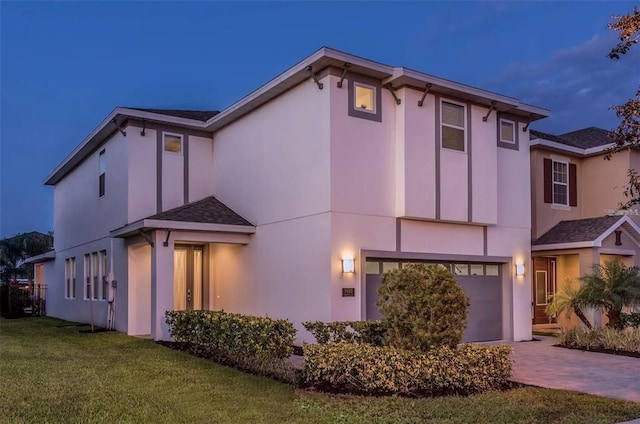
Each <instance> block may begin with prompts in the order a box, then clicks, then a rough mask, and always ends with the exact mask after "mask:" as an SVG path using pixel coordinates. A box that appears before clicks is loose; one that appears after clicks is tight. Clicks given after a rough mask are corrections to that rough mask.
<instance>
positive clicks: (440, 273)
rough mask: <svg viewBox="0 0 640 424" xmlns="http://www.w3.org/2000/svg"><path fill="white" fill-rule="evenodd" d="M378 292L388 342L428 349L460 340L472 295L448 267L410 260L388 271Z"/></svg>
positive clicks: (418, 349) (423, 349)
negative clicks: (410, 261)
mask: <svg viewBox="0 0 640 424" xmlns="http://www.w3.org/2000/svg"><path fill="white" fill-rule="evenodd" d="M378 294H379V296H380V297H379V299H378V306H379V307H380V311H381V312H382V315H384V318H385V320H386V322H387V333H386V342H387V344H389V345H391V346H394V347H396V348H401V349H407V350H417V351H427V350H429V349H430V348H432V347H435V346H442V345H447V346H452V347H455V346H456V345H457V344H458V343H460V340H461V339H462V333H463V332H464V329H465V327H466V325H467V308H468V307H469V299H468V298H467V295H466V294H465V292H464V291H463V290H462V288H461V287H460V286H459V285H458V283H457V282H456V280H455V278H453V275H451V273H450V272H449V270H447V269H446V268H445V267H443V266H441V265H426V264H409V265H405V266H403V267H402V269H401V270H393V271H389V272H386V273H385V274H384V275H383V277H382V284H381V286H380V288H379V289H378Z"/></svg>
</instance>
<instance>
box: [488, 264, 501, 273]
mask: <svg viewBox="0 0 640 424" xmlns="http://www.w3.org/2000/svg"><path fill="white" fill-rule="evenodd" d="M499 274H500V272H499V268H498V265H485V275H491V276H496V275H499Z"/></svg>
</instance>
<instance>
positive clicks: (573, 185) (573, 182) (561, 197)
mask: <svg viewBox="0 0 640 424" xmlns="http://www.w3.org/2000/svg"><path fill="white" fill-rule="evenodd" d="M543 172H544V202H545V203H551V204H554V205H560V206H578V186H577V167H576V164H575V163H570V162H567V161H561V160H552V159H544V170H543Z"/></svg>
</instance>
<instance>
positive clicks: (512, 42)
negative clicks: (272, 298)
mask: <svg viewBox="0 0 640 424" xmlns="http://www.w3.org/2000/svg"><path fill="white" fill-rule="evenodd" d="M633 4H634V3H632V2H613V1H609V2H583V1H581V2H575V3H574V2H453V1H452V2H408V3H400V2H394V3H384V2H375V3H374V2H372V3H365V2H353V3H341V2H326V3H325V2H299V3H285V2H259V3H251V2H236V3H218V2H197V3H196V2H193V3H187V2H109V3H106V2H105V3H101V2H83V3H76V2H55V3H54V2H51V3H45V2H7V1H2V2H0V12H1V22H0V31H1V33H0V43H1V44H0V48H1V50H0V52H1V56H0V59H1V63H0V64H1V68H0V71H1V74H0V97H1V99H0V100H1V104H0V106H1V110H0V189H1V195H0V236H2V237H5V236H10V235H13V234H16V233H19V232H27V231H32V230H39V231H48V230H52V229H53V218H52V208H53V194H52V192H53V190H52V188H50V187H45V186H43V185H42V180H43V178H44V177H45V176H46V175H48V173H49V172H50V171H51V170H52V169H53V168H54V167H55V166H56V165H57V164H58V163H59V162H60V161H61V160H63V159H64V158H65V157H66V156H67V155H68V154H69V153H70V152H71V150H72V149H73V148H74V147H75V146H76V145H77V144H78V143H80V142H81V141H82V140H83V139H84V137H85V136H86V135H87V134H88V133H89V132H90V131H91V130H93V128H95V126H96V125H97V124H98V123H99V122H100V121H101V120H102V119H103V118H104V117H105V116H106V115H107V114H108V113H109V112H111V111H112V110H113V109H114V107H116V106H139V107H154V108H185V109H224V108H225V107H227V106H228V105H230V104H231V103H233V102H234V101H235V100H237V99H239V98H240V97H242V96H243V95H245V94H247V93H248V92H250V91H252V90H254V89H255V88H257V87H258V86H259V85H261V84H262V83H264V82H266V81H268V80H269V79H271V78H272V77H274V76H276V75H277V74H278V73H280V72H281V71H283V70H285V69H286V68H288V67H289V66H291V65H293V64H294V63H295V62H297V61H298V60H300V59H302V58H304V57H305V56H307V55H309V54H311V53H312V52H314V51H315V50H317V49H318V48H319V47H321V46H323V45H326V46H330V47H333V48H337V49H340V50H344V51H346V52H349V53H353V54H357V55H360V56H364V57H366V58H369V59H373V60H376V61H379V62H383V63H386V64H390V65H397V66H406V67H410V68H413V69H416V70H420V71H423V72H426V73H430V74H434V75H437V76H440V77H445V78H448V79H452V80H455V81H459V82H464V83H467V84H471V85H475V86H478V87H481V88H485V89H489V90H493V91H497V92H500V93H502V94H507V95H512V96H515V97H519V98H520V99H521V100H523V101H526V102H529V103H532V104H535V105H536V106H542V107H546V108H549V109H551V111H552V117H551V118H549V119H547V120H545V121H542V122H540V123H537V124H536V125H535V126H534V127H535V128H537V129H539V130H543V131H549V132H556V133H562V132H567V131H570V130H574V129H578V128H582V127H586V126H599V127H603V128H612V127H614V126H615V124H616V120H615V116H614V115H613V114H612V113H611V112H609V111H608V110H607V109H608V107H609V106H611V105H613V104H617V103H622V102H623V101H625V100H626V99H627V98H629V97H631V95H632V93H633V92H634V90H635V89H637V87H638V84H640V72H639V71H638V69H640V51H639V50H640V48H639V49H635V51H632V54H631V55H629V57H625V58H623V60H621V61H619V62H617V63H616V62H613V61H611V60H609V59H607V58H606V54H607V52H608V51H609V49H610V48H611V47H612V46H613V45H614V44H615V37H614V34H612V33H610V32H609V31H607V29H606V24H607V22H609V20H610V16H611V15H614V14H624V13H628V12H630V11H631V10H632V9H633Z"/></svg>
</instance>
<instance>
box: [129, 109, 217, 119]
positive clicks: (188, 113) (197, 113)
mask: <svg viewBox="0 0 640 424" xmlns="http://www.w3.org/2000/svg"><path fill="white" fill-rule="evenodd" d="M127 109H133V110H141V111H143V112H151V113H157V114H160V115H168V116H175V117H177V118H186V119H194V120H196V121H202V122H206V121H208V120H209V119H211V118H213V117H214V116H216V115H217V114H219V113H220V111H217V110H179V109H143V108H139V107H130V108H127Z"/></svg>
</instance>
